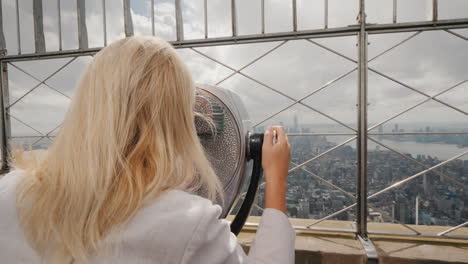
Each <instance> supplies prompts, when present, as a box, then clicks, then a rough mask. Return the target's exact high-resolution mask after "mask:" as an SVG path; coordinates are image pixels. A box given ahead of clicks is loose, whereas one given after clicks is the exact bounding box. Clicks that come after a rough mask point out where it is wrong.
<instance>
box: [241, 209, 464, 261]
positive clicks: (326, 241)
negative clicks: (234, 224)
mask: <svg viewBox="0 0 468 264" xmlns="http://www.w3.org/2000/svg"><path fill="white" fill-rule="evenodd" d="M259 220H260V217H249V219H248V222H249V223H258V221H259ZM291 223H292V224H293V225H297V226H305V225H308V224H311V223H313V220H310V219H291ZM318 226H320V227H326V228H330V229H354V222H350V221H323V222H321V223H320V224H319V225H318ZM410 227H411V228H414V229H416V230H417V231H419V232H421V233H438V232H442V231H444V230H446V229H447V228H448V227H442V226H419V225H418V226H414V225H410ZM369 230H370V231H376V232H400V233H407V234H412V233H413V232H412V231H410V230H409V229H407V228H405V227H403V226H401V225H398V224H391V223H369ZM255 232H256V227H254V226H246V227H244V229H243V230H242V232H241V233H240V234H239V237H238V239H239V242H240V243H241V245H242V246H243V247H244V249H245V250H248V248H249V247H250V245H251V243H252V240H253V238H254V236H255ZM296 234H297V235H296V263H325V264H328V263H330V264H331V263H333V264H340V263H343V264H345V263H346V264H348V263H349V264H354V263H359V264H361V263H366V255H365V252H364V250H363V248H362V246H361V244H360V242H359V241H357V240H356V239H355V237H354V234H352V233H344V232H341V233H340V232H324V231H315V230H314V231H312V230H310V231H309V230H297V231H296ZM451 234H452V233H451ZM453 235H463V236H468V228H460V229H459V230H456V231H455V232H453ZM370 238H371V240H372V242H373V243H374V246H375V247H376V250H377V253H378V256H379V263H380V264H397V263H398V264H426V263H431V264H432V263H435V264H437V263H440V264H448V263H468V239H460V238H444V237H436V238H432V237H418V236H401V235H400V236H398V235H377V234H376V235H370Z"/></svg>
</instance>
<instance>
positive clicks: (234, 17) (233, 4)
mask: <svg viewBox="0 0 468 264" xmlns="http://www.w3.org/2000/svg"><path fill="white" fill-rule="evenodd" d="M231 25H232V36H233V37H235V36H237V12H236V0H231Z"/></svg>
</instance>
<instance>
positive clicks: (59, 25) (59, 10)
mask: <svg viewBox="0 0 468 264" xmlns="http://www.w3.org/2000/svg"><path fill="white" fill-rule="evenodd" d="M57 22H58V42H59V43H58V44H59V50H62V10H61V8H60V0H57Z"/></svg>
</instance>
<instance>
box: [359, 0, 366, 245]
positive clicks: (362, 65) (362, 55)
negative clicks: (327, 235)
mask: <svg viewBox="0 0 468 264" xmlns="http://www.w3.org/2000/svg"><path fill="white" fill-rule="evenodd" d="M358 18H359V21H358V22H359V24H360V31H359V33H358V58H359V60H358V72H359V77H358V133H357V155H358V156H357V161H358V164H357V167H358V174H357V207H356V208H357V235H358V236H360V237H362V238H364V239H366V238H367V33H366V13H365V0H360V4H359V16H358Z"/></svg>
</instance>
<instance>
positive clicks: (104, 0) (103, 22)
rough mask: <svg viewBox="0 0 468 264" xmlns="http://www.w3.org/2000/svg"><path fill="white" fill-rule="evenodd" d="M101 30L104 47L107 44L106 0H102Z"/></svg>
mask: <svg viewBox="0 0 468 264" xmlns="http://www.w3.org/2000/svg"><path fill="white" fill-rule="evenodd" d="M102 31H103V32H102V33H103V35H104V47H105V46H107V19H106V0H102Z"/></svg>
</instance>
